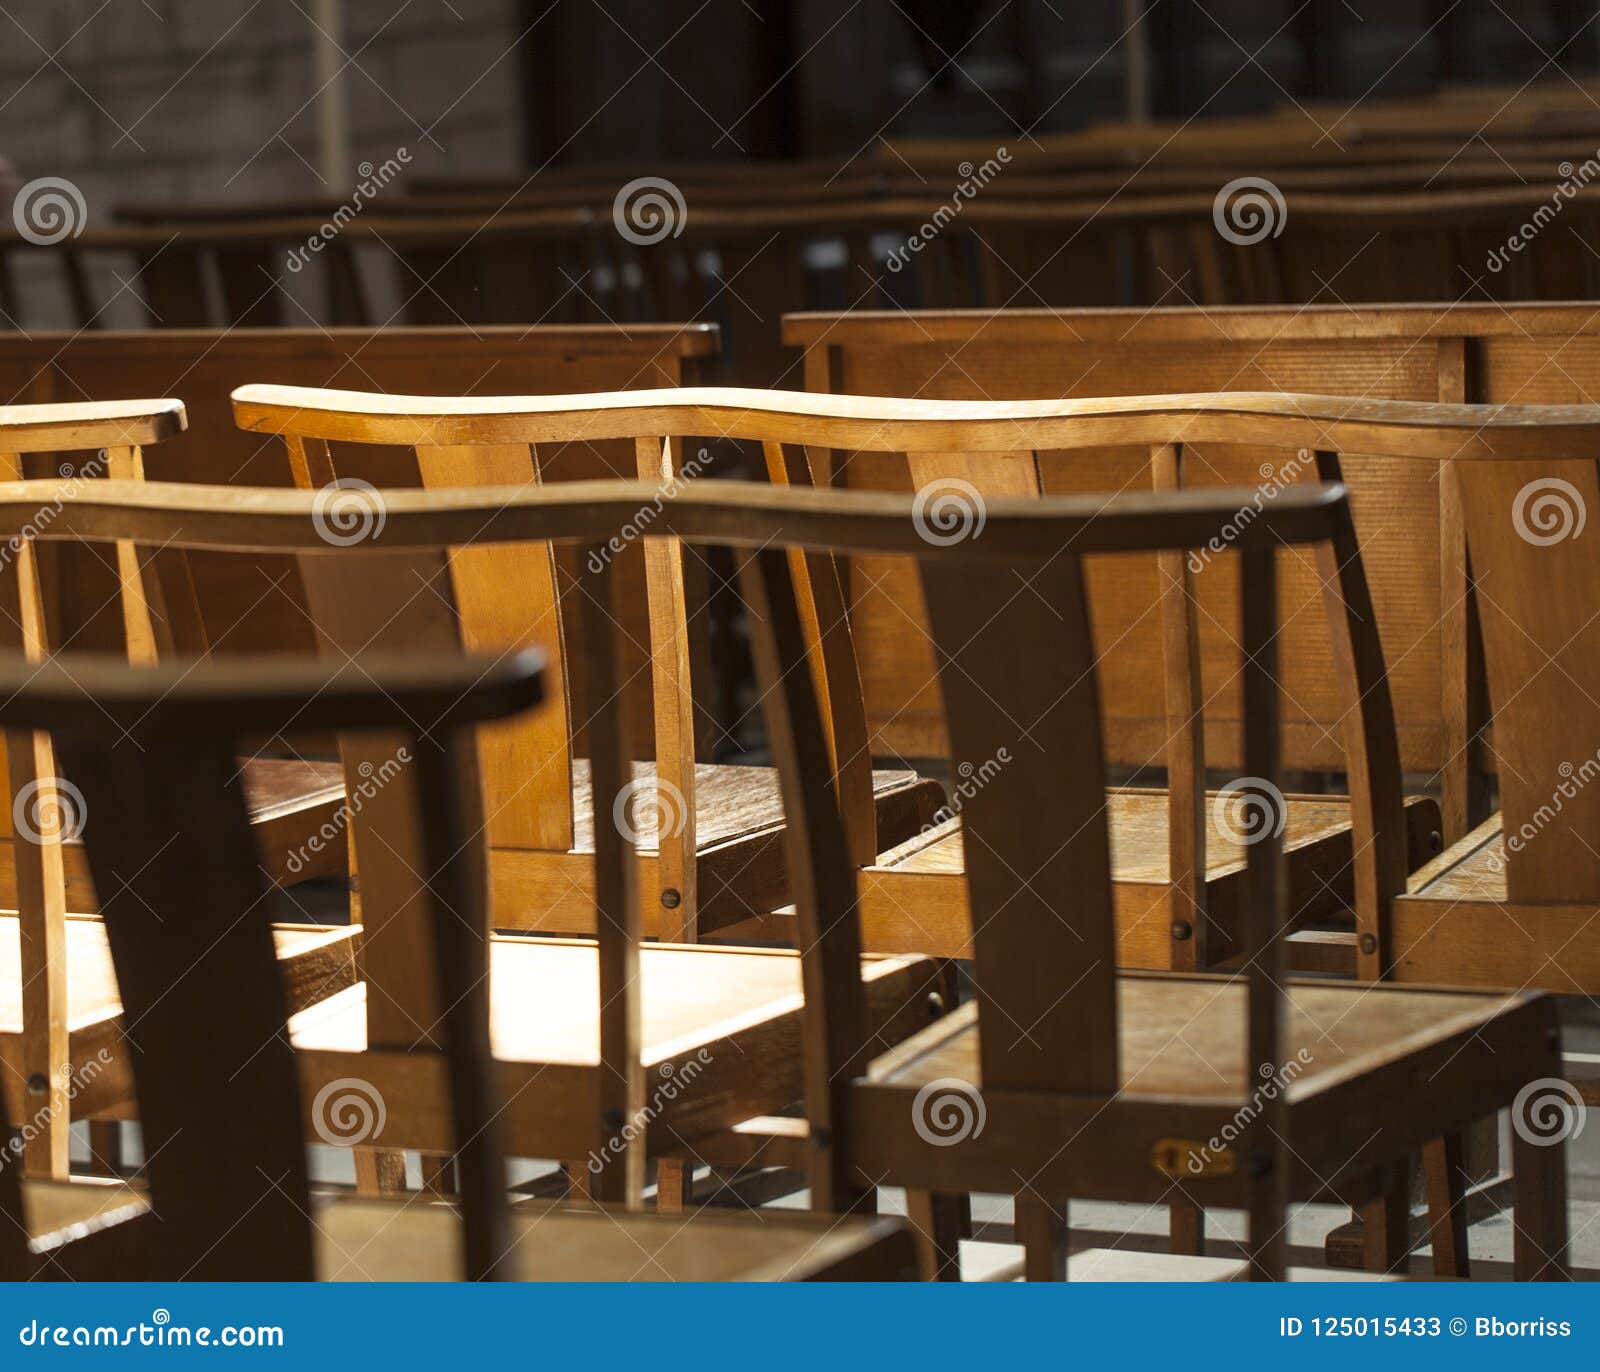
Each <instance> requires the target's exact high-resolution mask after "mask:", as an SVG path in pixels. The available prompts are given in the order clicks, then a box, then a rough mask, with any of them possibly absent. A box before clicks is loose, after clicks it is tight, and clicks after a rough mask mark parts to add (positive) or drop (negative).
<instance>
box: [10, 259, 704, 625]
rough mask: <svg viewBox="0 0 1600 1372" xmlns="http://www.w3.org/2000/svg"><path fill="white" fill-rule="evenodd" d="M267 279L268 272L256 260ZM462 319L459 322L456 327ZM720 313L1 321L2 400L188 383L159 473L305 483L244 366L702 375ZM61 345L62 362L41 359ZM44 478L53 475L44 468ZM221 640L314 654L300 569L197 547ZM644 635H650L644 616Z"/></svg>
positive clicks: (475, 384) (152, 467) (260, 371)
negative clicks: (254, 398) (420, 320)
mask: <svg viewBox="0 0 1600 1372" xmlns="http://www.w3.org/2000/svg"><path fill="white" fill-rule="evenodd" d="M256 277H257V279H258V280H259V279H260V277H259V273H256ZM454 322H455V321H453V320H452V321H451V323H452V324H454ZM717 344H718V335H717V328H716V325H714V324H640V325H630V326H629V327H628V328H627V329H626V330H623V329H619V328H616V327H614V326H612V325H601V326H572V327H569V326H559V325H552V324H541V325H536V326H533V327H527V326H522V325H519V326H517V327H514V328H513V327H505V326H493V325H483V326H481V327H478V328H471V329H468V328H462V327H459V326H457V327H449V328H407V327H401V326H399V325H395V324H388V325H385V326H384V327H383V328H332V329H326V328H274V329H264V328H263V329H250V328H234V329H187V328H185V329H173V328H166V329H160V330H157V331H153V332H152V331H150V330H144V331H141V332H136V333H124V332H118V331H114V330H113V331H102V330H99V329H92V330H87V331H83V332H80V333H73V334H66V333H34V334H33V335H32V336H31V337H24V336H22V335H17V334H5V333H0V398H4V399H6V400H9V401H14V402H19V403H20V402H29V403H36V402H40V403H48V402H55V401H62V400H70V401H77V400H79V399H80V398H81V397H83V396H86V395H87V396H94V397H96V398H97V399H100V400H131V399H136V398H138V397H141V396H147V395H165V394H168V393H169V392H171V391H173V390H176V391H178V392H179V393H180V394H181V395H182V396H183V398H184V402H185V406H186V409H187V412H188V427H187V430H186V432H184V433H182V434H178V435H176V436H174V437H173V438H172V439H170V440H168V441H166V442H164V443H163V444H162V446H161V449H160V452H159V454H157V455H156V457H155V458H152V459H151V460H150V461H149V462H148V463H147V465H148V471H147V476H148V478H149V479H151V480H156V481H201V482H212V483H216V484H219V485H241V486H289V485H293V476H292V475H291V473H290V471H289V467H288V464H287V463H286V462H285V461H284V459H283V448H282V444H281V443H279V442H278V441H277V440H275V439H273V438H270V437H263V436H261V435H259V434H252V433H246V432H244V431H243V430H241V429H239V428H238V427H237V426H235V424H234V422H233V411H232V407H231V406H230V404H229V401H228V396H229V393H230V392H231V391H232V390H233V388H234V387H235V386H237V385H238V384H239V382H240V380H241V379H245V378H254V379H257V380H261V381H272V382H276V383H280V384H284V385H297V386H354V387H360V388H363V389H368V390H374V391H393V392H395V393H397V394H406V393H415V392H418V391H428V390H438V391H443V392H444V393H445V394H448V395H472V394H476V393H480V392H484V391H488V392H492V393H496V394H502V393H515V394H539V393H544V392H552V393H564V392H572V391H617V390H628V389H630V388H634V387H648V388H656V387H661V386H676V385H680V384H682V383H684V382H692V381H696V380H698V379H699V374H698V369H699V368H700V367H702V366H703V365H704V364H705V362H706V360H707V359H708V358H710V357H712V356H714V355H715V353H716V351H717ZM41 358H48V359H49V361H48V365H43V364H41V360H40V359H41ZM558 457H559V460H558V461H557V464H556V465H557V468H558V471H557V474H558V475H561V476H576V475H580V474H581V475H585V476H605V475H620V476H625V475H628V474H630V473H631V472H632V471H633V465H632V464H633V453H632V451H631V450H630V449H629V447H628V446H627V445H626V444H623V445H620V448H619V445H611V447H610V448H607V447H605V446H602V448H601V450H600V452H599V453H594V452H590V451H588V450H586V449H582V448H572V449H569V450H567V451H565V452H563V453H561V454H559V455H558ZM375 461H376V462H377V468H378V469H377V470H376V471H368V470H366V469H365V468H364V467H363V466H361V464H360V462H359V455H358V454H354V453H347V454H346V460H345V463H344V466H345V468H346V469H347V470H346V471H345V473H344V474H346V475H352V476H361V477H365V478H366V479H367V480H370V481H384V482H390V481H392V482H393V483H394V484H398V485H414V484H417V482H418V481H419V477H418V474H417V471H416V468H415V464H414V463H412V464H410V466H409V472H408V474H407V475H405V476H404V477H401V476H399V475H397V474H396V461H395V459H394V458H393V457H392V455H390V454H383V455H382V456H381V457H377V456H376V455H375ZM41 475H42V473H41ZM187 560H188V562H189V564H190V566H191V568H192V574H193V583H194V595H195V596H196V598H197V599H198V601H199V603H200V611H201V616H202V619H203V623H204V628H205V633H206V640H207V642H208V643H209V644H210V646H211V647H212V649H213V650H214V651H216V652H220V653H235V652H237V653H251V652H287V651H296V652H311V651H313V650H314V646H315V643H314V635H313V634H312V632H311V623H310V619H309V618H308V615H307V611H306V606H305V595H304V592H303V590H302V589H301V587H300V578H299V572H298V569H297V568H296V566H295V564H294V562H293V561H292V560H291V559H288V558H272V557H270V556H268V555H265V554H263V555H262V556H260V557H258V558H256V559H255V560H253V561H252V560H251V559H247V558H242V557H237V556H227V555H219V554H215V553H200V552H195V553H192V554H190V555H189V556H188V558H187ZM634 634H635V636H636V637H638V638H640V639H641V640H642V639H643V638H644V637H645V635H646V629H645V622H644V620H643V619H642V618H640V619H639V620H638V622H637V626H636V627H635V629H634Z"/></svg>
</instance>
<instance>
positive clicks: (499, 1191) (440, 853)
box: [413, 721, 511, 1281]
mask: <svg viewBox="0 0 1600 1372" xmlns="http://www.w3.org/2000/svg"><path fill="white" fill-rule="evenodd" d="M427 723H428V721H422V724H423V725H424V726H426V725H427ZM413 746H414V747H415V748H416V753H417V782H418V784H417V787H416V796H417V800H418V802H419V806H420V814H419V815H418V828H419V831H420V836H421V839H422V855H423V858H424V861H425V864H426V867H427V870H428V873H429V880H428V883H427V886H428V897H429V898H428V902H427V904H428V908H429V915H430V923H431V925H432V934H433V963H434V967H435V969H436V974H437V976H438V981H439V1001H440V1004H441V1007H442V1008H441V1010H440V1023H441V1028H442V1030H443V1039H444V1044H445V1052H446V1056H447V1059H448V1062H449V1080H450V1114H451V1124H452V1128H453V1138H454V1141H455V1155H454V1160H455V1163H456V1173H457V1178H458V1185H459V1188H460V1196H461V1229H462V1233H461V1246H462V1260H463V1271H464V1272H465V1274H466V1276H467V1278H468V1279H469V1280H471V1281H485V1280H494V1279H501V1278H506V1277H509V1276H510V1271H509V1266H510V1264H509V1262H508V1258H509V1254H510V1252H511V1242H510V1233H511V1227H510V1223H509V1220H508V1217H507V1214H506V1201H505V1190H506V1180H507V1179H506V1165H505V1153H504V1150H503V1147H502V1144H501V1136H502V1134H503V1132H504V1130H503V1128H502V1126H501V1120H500V1109H499V1106H500V1100H499V1092H498V1090H497V1088H496V1082H495V1066H494V1052H493V1045H492V1044H491V1042H490V1036H489V1025H490V1013H489V1009H490V989H491V982H490V977H489V957H490V945H489V907H488V888H489V871H488V855H487V850H486V849H485V847H484V841H483V836H484V832H485V823H484V813H483V787H482V785H481V782H480V778H479V772H478V748H477V745H476V743H475V742H474V740H473V737H472V734H471V732H470V731H465V730H460V729H449V730H448V731H446V730H442V729H439V728H437V727H436V728H435V729H434V730H433V731H429V730H428V729H427V728H426V727H424V728H423V729H422V730H421V731H420V732H419V733H418V735H417V737H416V738H415V739H414V740H413Z"/></svg>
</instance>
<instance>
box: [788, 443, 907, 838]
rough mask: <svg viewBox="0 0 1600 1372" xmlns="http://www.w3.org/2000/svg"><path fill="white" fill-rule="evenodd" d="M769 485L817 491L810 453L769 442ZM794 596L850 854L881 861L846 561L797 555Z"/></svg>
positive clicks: (826, 555) (798, 551)
mask: <svg viewBox="0 0 1600 1372" xmlns="http://www.w3.org/2000/svg"><path fill="white" fill-rule="evenodd" d="M761 446H762V450H763V452H764V453H765V455H766V460H767V476H768V479H769V480H771V481H773V482H776V483H779V484H782V485H786V486H795V487H801V488H804V487H809V486H813V485H815V484H816V482H815V474H814V473H813V471H812V469H811V459H810V455H809V453H808V452H807V451H806V449H804V448H801V447H798V446H796V445H794V444H791V443H776V442H767V443H763V444H762V445H761ZM789 560H790V561H791V562H792V563H793V564H794V575H795V592H796V595H797V596H798V598H799V605H800V619H801V623H802V625H803V626H804V628H805V632H806V636H807V641H808V642H810V643H811V644H812V645H813V646H812V649H811V653H810V658H811V664H812V676H813V678H814V680H815V682H816V687H817V694H818V698H819V700H820V702H821V705H822V719H823V729H824V732H825V733H826V735H827V741H828V756H829V760H830V761H831V762H832V764H833V774H834V785H835V787H836V788H837V790H838V796H839V806H840V809H841V811H842V812H843V814H844V827H845V834H846V837H847V838H848V839H849V842H850V851H851V853H852V854H854V856H855V859H856V861H857V862H858V863H860V864H863V865H865V864H868V863H871V862H874V861H876V860H877V856H878V814H877V804H876V802H875V801H874V798H873V789H872V751H871V747H870V744H869V741H868V738H867V712H866V707H865V705H864V703H863V700H862V695H861V673H860V670H859V668H858V666H857V664H856V652H855V642H854V639H853V637H852V635H851V632H850V618H849V611H848V606H847V603H846V600H845V594H844V585H843V582H842V581H841V579H840V567H839V560H838V559H837V558H836V557H834V555H833V554H832V553H813V552H807V551H806V550H805V549H802V548H793V549H790V552H789Z"/></svg>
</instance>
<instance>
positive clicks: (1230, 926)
mask: <svg viewBox="0 0 1600 1372" xmlns="http://www.w3.org/2000/svg"><path fill="white" fill-rule="evenodd" d="M1215 799H1216V793H1215V792H1212V793H1211V795H1210V797H1209V799H1208V803H1207V804H1206V807H1205V813H1206V818H1207V833H1206V882H1207V888H1208V890H1207V895H1208V904H1207V915H1208V918H1209V920H1210V921H1211V926H1212V933H1211V945H1210V947H1209V949H1208V953H1209V957H1210V960H1211V962H1212V964H1214V965H1215V964H1224V963H1226V962H1227V961H1228V960H1229V959H1230V958H1232V957H1234V956H1235V955H1236V953H1237V939H1236V934H1237V930H1238V918H1239V906H1240V903H1241V901H1242V899H1243V886H1244V870H1245V854H1246V847H1247V846H1246V844H1245V842H1244V837H1245V836H1244V835H1243V834H1241V833H1240V832H1238V831H1237V830H1234V829H1231V828H1229V827H1228V825H1227V824H1226V823H1225V822H1224V821H1223V819H1222V817H1220V816H1219V815H1218V813H1217V807H1216V806H1215V804H1214V803H1212V802H1214V801H1215ZM1285 801H1286V805H1285V810H1286V818H1285V826H1284V862H1285V869H1286V873H1287V877H1288V882H1289V908H1290V910H1291V911H1292V912H1293V921H1294V923H1296V924H1302V923H1316V922H1324V921H1329V920H1338V919H1340V918H1341V917H1343V916H1344V915H1345V912H1346V911H1347V910H1348V908H1349V905H1350V904H1351V902H1352V901H1353V899H1354V889H1353V882H1354V876H1353V870H1354V869H1353V864H1352V863H1351V860H1350V854H1351V846H1350V845H1351V840H1350V834H1351V824H1352V821H1351V817H1350V802H1349V800H1348V798H1346V797H1343V796H1303V795H1290V796H1286V797H1285ZM1108 815H1109V820H1110V829H1111V859H1112V869H1113V874H1114V876H1115V880H1116V890H1115V897H1116V905H1117V933H1118V956H1119V960H1120V961H1121V962H1122V963H1123V964H1125V965H1127V966H1131V967H1151V968H1164V967H1170V966H1171V965H1172V924H1173V920H1174V919H1175V918H1177V917H1178V915H1179V912H1176V911H1174V910H1173V908H1172V903H1171V902H1172V889H1171V886H1170V885H1169V882H1170V879H1171V873H1170V867H1169V854H1170V821H1169V815H1168V800H1167V793H1166V792H1165V791H1161V790H1146V789H1133V788H1126V787H1122V788H1114V789H1113V790H1111V791H1110V792H1109V795H1108ZM1406 824H1407V836H1408V848H1409V852H1410V855H1411V863H1412V865H1413V866H1416V865H1419V864H1420V863H1422V862H1424V861H1426V860H1427V857H1428V856H1429V854H1430V840H1431V839H1432V838H1433V837H1434V836H1436V834H1437V830H1438V824H1439V809H1438V805H1437V804H1436V803H1435V802H1434V801H1432V800H1431V799H1428V798H1426V797H1420V796H1418V797H1410V798H1408V799H1407V801H1406ZM965 874H966V855H965V850H964V846H963V836H962V828H961V817H960V816H959V815H957V816H955V817H954V818H952V819H950V820H947V821H946V822H944V823H943V824H940V825H938V826H937V827H935V828H932V829H929V830H927V831H926V832H924V833H921V834H918V835H917V836H916V837H915V838H912V839H911V840H909V841H908V842H906V843H904V844H902V845H900V846H899V847H897V848H893V849H889V850H888V851H885V852H883V853H882V854H880V856H879V858H878V861H877V862H876V863H875V864H874V865H873V866H871V867H869V868H867V869H866V870H865V871H864V873H863V875H862V924H863V939H864V942H865V945H866V946H867V947H869V948H873V949H878V950H881V951H885V952H897V951H902V950H910V949H921V950H922V951H924V952H937V953H939V954H940V955H942V956H945V957H971V956H972V946H971V927H970V914H969V908H968V905H967V892H966V875H965ZM1188 917H1189V916H1188V915H1186V914H1185V915H1184V918H1188ZM1341 947H1347V948H1348V961H1349V964H1350V965H1349V968H1348V969H1347V970H1350V971H1354V967H1355V947H1354V939H1353V937H1351V938H1350V939H1349V940H1348V941H1346V942H1345V943H1344V944H1342V945H1341ZM1308 970H1310V969H1308ZM1316 970H1338V969H1337V968H1334V967H1329V968H1323V967H1320V966H1319V967H1318V968H1317V969H1316Z"/></svg>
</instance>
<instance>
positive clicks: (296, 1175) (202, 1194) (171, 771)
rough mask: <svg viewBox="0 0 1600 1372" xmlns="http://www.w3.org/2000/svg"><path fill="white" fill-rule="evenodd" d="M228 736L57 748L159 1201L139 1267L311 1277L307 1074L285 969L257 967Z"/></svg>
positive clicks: (167, 1274) (268, 932)
mask: <svg viewBox="0 0 1600 1372" xmlns="http://www.w3.org/2000/svg"><path fill="white" fill-rule="evenodd" d="M233 742H234V740H232V739H230V738H227V737H221V736H216V735H213V736H212V737H211V738H209V739H206V740H203V741H202V740H189V741H185V742H183V743H174V742H171V741H168V740H159V741H158V740H155V739H151V738H138V739H121V740H118V739H115V738H112V739H109V740H104V741H90V740H82V739H76V738H69V739H67V740H66V741H65V742H64V743H63V746H62V748H61V756H62V762H63V764H64V765H65V767H66V770H67V771H68V773H69V774H70V775H71V776H72V778H73V781H74V784H75V785H76V786H77V787H78V789H79V791H80V793H81V794H82V796H83V802H84V811H85V814H86V815H87V817H88V819H87V827H86V833H88V834H89V844H88V847H89V864H90V870H91V872H92V873H93V875H94V882H95V889H96V890H97V891H98V892H99V893H100V902H101V908H102V910H103V912H104V914H105V919H106V936H107V938H108V940H109V942H110V944H111V953H112V957H113V959H114V960H115V964H116V970H117V983H118V987H119V991H120V994H121V999H122V1005H123V1028H124V1032H125V1033H126V1034H127V1036H128V1038H129V1040H130V1043H131V1045H132V1051H131V1053H130V1055H129V1056H130V1060H131V1062H132V1065H133V1073H134V1080H135V1083H136V1086H137V1089H138V1100H139V1118H140V1122H141V1124H142V1126H143V1129H144V1146H145V1150H146V1154H147V1161H146V1164H145V1170H146V1175H147V1176H148V1178H149V1182H150V1194H151V1203H152V1205H153V1206H154V1208H155V1210H156V1212H157V1214H158V1215H159V1216H160V1217H161V1222H160V1223H158V1224H157V1225H156V1226H155V1227H154V1229H153V1230H152V1231H151V1250H152V1251H151V1252H150V1254H149V1258H150V1265H149V1268H148V1270H147V1271H146V1273H145V1274H144V1275H147V1276H150V1277H154V1278H158V1279H164V1280H177V1279H190V1280H221V1281H230V1280H231V1281H250V1280H268V1279H276V1280H283V1279H286V1278H298V1279H300V1280H309V1279H311V1277H312V1276H313V1275H314V1272H313V1266H312V1252H311V1228H310V1226H309V1225H308V1224H307V1223H306V1222H305V1215H306V1214H307V1213H309V1208H310V1193H309V1186H308V1180H307V1174H306V1154H305V1144H304V1142H303V1141H302V1131H301V1127H300V1110H299V1104H298V1102H299V1090H300V1088H299V1080H298V1075H297V1069H296V1065H295V1060H294V1050H293V1049H292V1048H291V1047H290V1045H289V1041H288V1036H287V1035H286V1034H285V1033H284V1032H283V1029H284V1023H285V1019H286V1014H287V1011H286V1006H285V1001H284V990H283V984H282V981H281V979H280V978H278V977H276V976H272V975H263V973H265V972H267V971H268V970H269V969H271V968H272V967H273V965H274V963H275V960H276V954H275V952H274V949H273V941H272V927H271V923H270V911H269V909H268V908H267V895H266V890H265V888H264V887H263V884H262V879H261V873H260V869H259V867H258V866H257V862H256V853H255V845H254V842H253V840H252V838H251V835H250V822H249V818H248V815H247V814H246V811H245V801H244V795H243V791H242V788H241V786H240V783H239V776H238V772H239V767H238V763H237V761H236V760H235V756H234V752H233V746H232V745H233ZM196 797H205V806H206V811H207V814H208V816H209V819H208V823H207V826H206V841H205V842H204V843H203V844H202V843H197V842H195V839H194V835H195V816H194V813H193V807H194V803H195V798H196ZM97 819H98V820H99V821H100V822H98V823H96V820H97ZM196 891H203V892H204V893H205V898H204V899H203V900H197V899H195V895H194V893H195V892H196ZM180 969H181V970H180ZM219 987H225V988H227V991H226V994H227V1003H228V1013H227V1015H225V1016H221V1015H218V1014H217V1013H216V997H217V994H218V988H219ZM197 1025H204V1026H205V1032H204V1033H196V1032H195V1027H196V1026H197ZM219 1158H226V1159H227V1160H228V1165H227V1166H218V1165H217V1160H218V1159H219Z"/></svg>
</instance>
